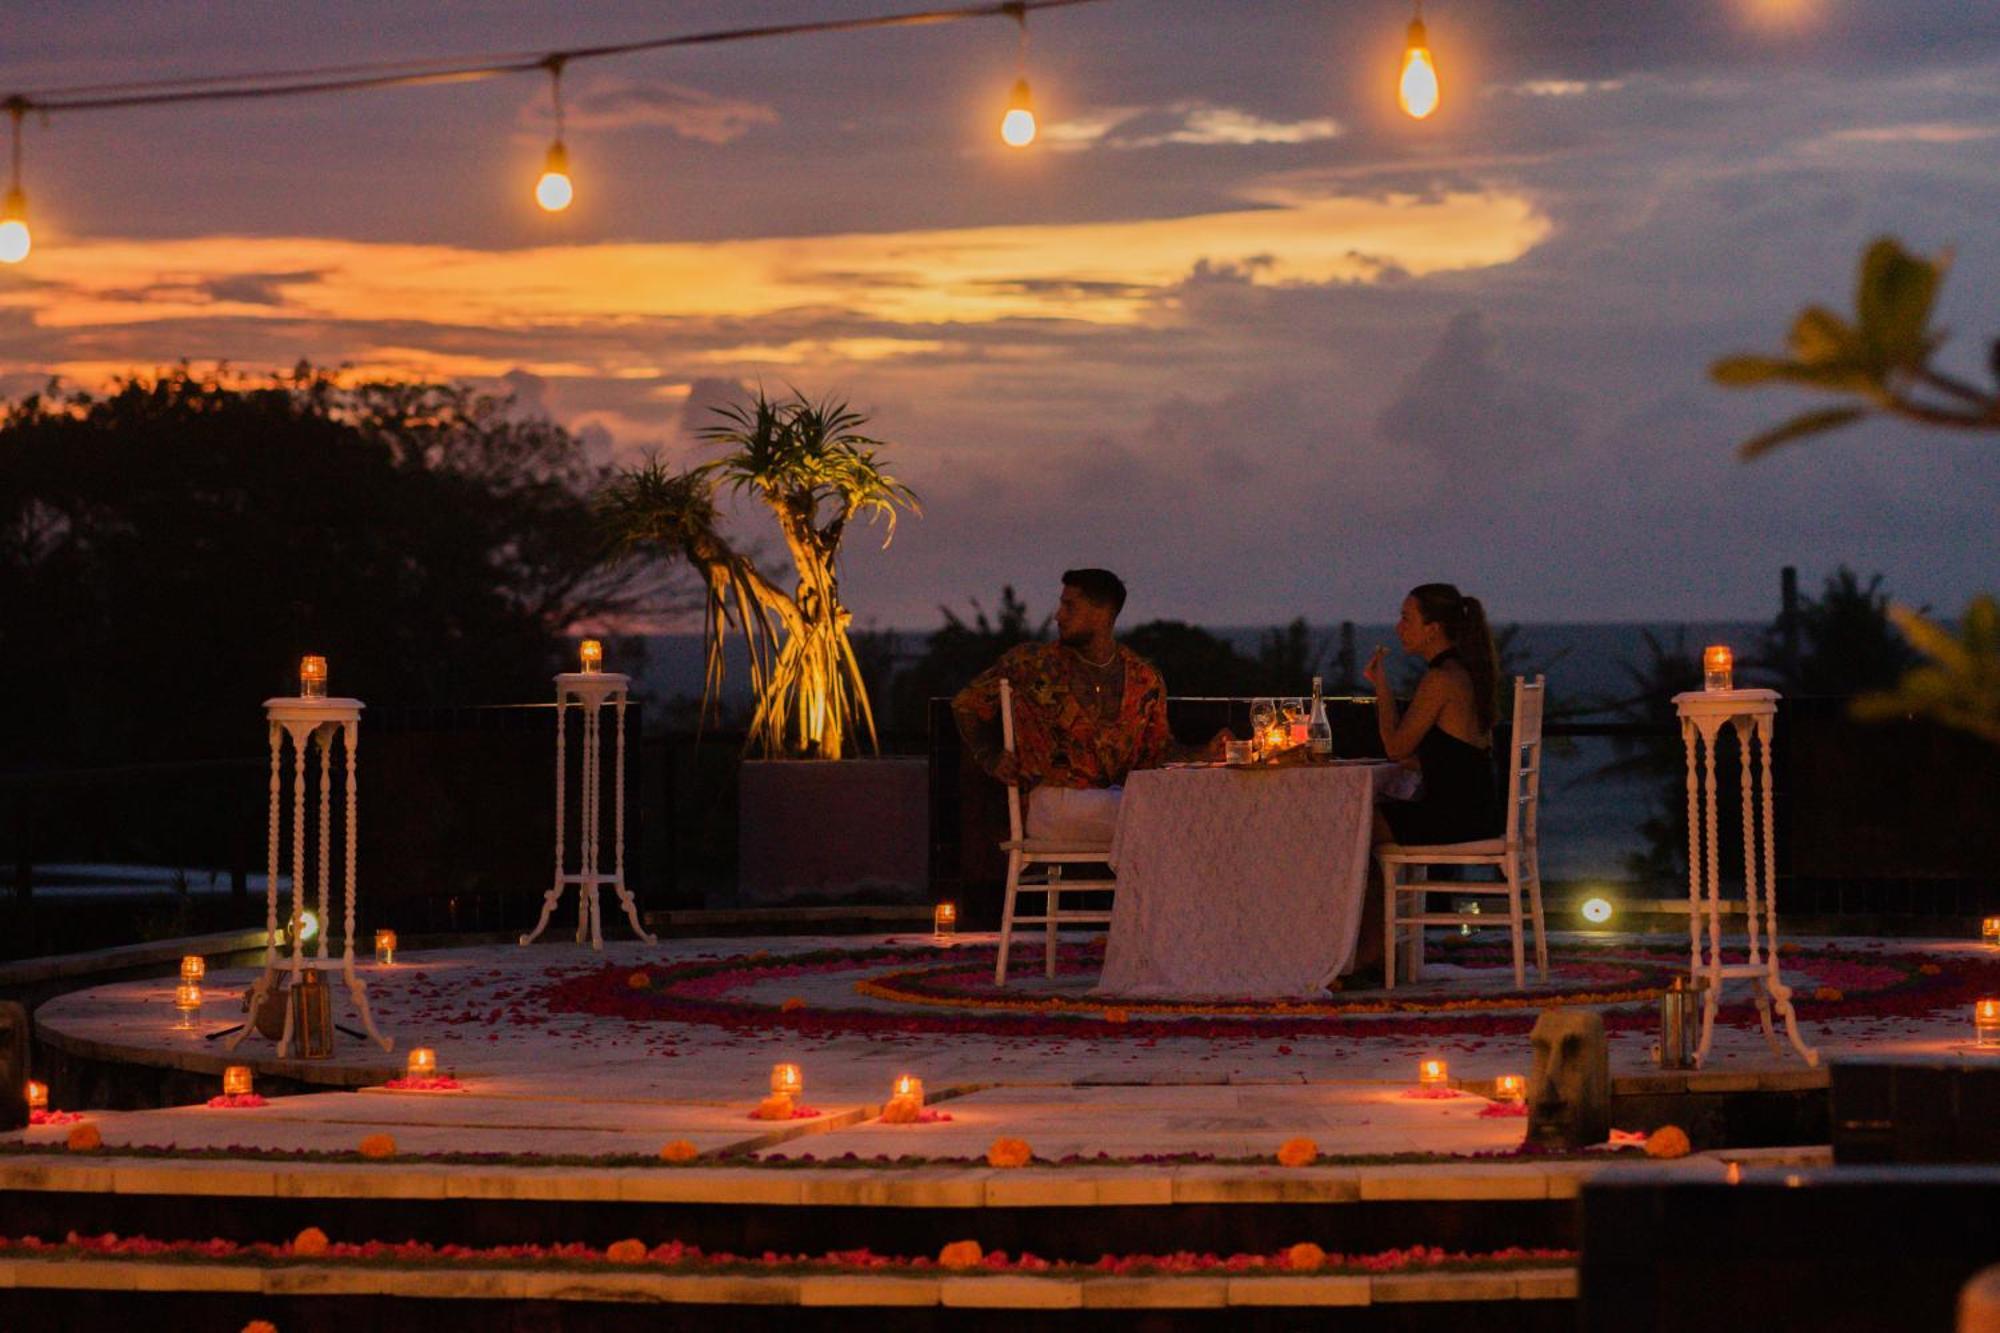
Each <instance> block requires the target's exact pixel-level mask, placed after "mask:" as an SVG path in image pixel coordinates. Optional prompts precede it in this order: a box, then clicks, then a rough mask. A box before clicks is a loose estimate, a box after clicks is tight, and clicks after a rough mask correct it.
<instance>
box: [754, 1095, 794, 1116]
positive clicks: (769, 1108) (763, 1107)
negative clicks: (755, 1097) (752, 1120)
mask: <svg viewBox="0 0 2000 1333" xmlns="http://www.w3.org/2000/svg"><path fill="white" fill-rule="evenodd" d="M757 1118H758V1119H759V1120H790V1119H791V1118H792V1099H791V1098H790V1097H787V1096H786V1095H785V1094H784V1093H782V1092H774V1093H772V1094H771V1095H770V1096H768V1097H766V1098H765V1099H764V1100H763V1101H761V1102H758V1103H757Z"/></svg>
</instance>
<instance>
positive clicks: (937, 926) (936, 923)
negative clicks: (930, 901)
mask: <svg viewBox="0 0 2000 1333" xmlns="http://www.w3.org/2000/svg"><path fill="white" fill-rule="evenodd" d="M957 929H958V904H957V903H939V904H938V905H937V906H936V907H933V908H932V909H931V934H933V935H949V934H951V933H952V932H953V931H955V930H957Z"/></svg>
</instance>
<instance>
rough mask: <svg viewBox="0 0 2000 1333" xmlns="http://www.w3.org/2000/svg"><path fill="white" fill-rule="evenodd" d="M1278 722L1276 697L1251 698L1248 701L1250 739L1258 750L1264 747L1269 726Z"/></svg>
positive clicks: (1269, 729)
mask: <svg viewBox="0 0 2000 1333" xmlns="http://www.w3.org/2000/svg"><path fill="white" fill-rule="evenodd" d="M1277 722H1278V701H1277V700H1276V699H1252V700H1251V701H1250V741H1251V744H1253V745H1254V746H1256V747H1257V749H1258V750H1260V751H1261V750H1262V749H1263V748H1264V744H1265V740H1266V738H1267V737H1269V736H1270V734H1271V728H1272V727H1274V726H1276V725H1277Z"/></svg>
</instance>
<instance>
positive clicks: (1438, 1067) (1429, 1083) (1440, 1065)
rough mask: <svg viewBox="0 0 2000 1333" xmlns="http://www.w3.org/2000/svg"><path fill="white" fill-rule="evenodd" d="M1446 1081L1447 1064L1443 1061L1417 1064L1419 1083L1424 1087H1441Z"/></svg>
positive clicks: (1426, 1061)
mask: <svg viewBox="0 0 2000 1333" xmlns="http://www.w3.org/2000/svg"><path fill="white" fill-rule="evenodd" d="M1444 1081H1445V1064H1444V1061H1442V1060H1419V1061H1418V1062H1417V1082H1418V1083H1419V1084H1421V1085H1423V1086H1424V1087H1427V1088H1434V1087H1439V1086H1441V1085H1442V1084H1443V1083H1444Z"/></svg>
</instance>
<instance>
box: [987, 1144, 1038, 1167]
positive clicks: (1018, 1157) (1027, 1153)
mask: <svg viewBox="0 0 2000 1333" xmlns="http://www.w3.org/2000/svg"><path fill="white" fill-rule="evenodd" d="M1034 1155H1035V1150H1034V1149H1033V1148H1030V1147H1029V1146H1028V1141H1027V1140H1026V1139H1009V1138H998V1139H995V1140H993V1146H992V1147H990V1148H988V1149H987V1150H986V1164H987V1165H988V1166H1026V1165H1027V1164H1028V1159H1029V1158H1031V1157H1033V1156H1034Z"/></svg>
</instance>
